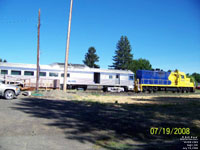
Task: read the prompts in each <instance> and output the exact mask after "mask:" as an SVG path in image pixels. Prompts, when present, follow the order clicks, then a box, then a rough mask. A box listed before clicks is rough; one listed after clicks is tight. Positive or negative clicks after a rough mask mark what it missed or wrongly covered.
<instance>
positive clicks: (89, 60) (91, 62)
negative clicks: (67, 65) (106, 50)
mask: <svg viewBox="0 0 200 150" xmlns="http://www.w3.org/2000/svg"><path fill="white" fill-rule="evenodd" d="M95 62H99V56H97V54H96V49H95V48H94V47H90V48H89V49H88V52H87V53H86V54H85V60H83V63H84V64H85V65H87V66H88V67H91V68H99V65H97V64H95Z"/></svg>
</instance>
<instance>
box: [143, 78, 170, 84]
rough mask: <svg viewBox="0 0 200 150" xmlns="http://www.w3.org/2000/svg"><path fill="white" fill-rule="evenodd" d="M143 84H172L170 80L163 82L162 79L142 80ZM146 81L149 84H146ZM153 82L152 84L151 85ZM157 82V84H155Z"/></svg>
mask: <svg viewBox="0 0 200 150" xmlns="http://www.w3.org/2000/svg"><path fill="white" fill-rule="evenodd" d="M141 81H142V82H141V84H162V85H165V84H164V83H165V82H166V83H167V85H169V84H170V80H162V79H142V80H141ZM145 81H147V83H145ZM151 81H152V83H151ZM155 81H157V83H156V82H155Z"/></svg>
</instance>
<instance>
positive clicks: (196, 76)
mask: <svg viewBox="0 0 200 150" xmlns="http://www.w3.org/2000/svg"><path fill="white" fill-rule="evenodd" d="M187 76H188V77H190V78H191V79H192V80H193V81H194V82H195V83H196V86H198V83H200V74H199V73H196V72H195V73H193V74H189V73H188V74H187Z"/></svg>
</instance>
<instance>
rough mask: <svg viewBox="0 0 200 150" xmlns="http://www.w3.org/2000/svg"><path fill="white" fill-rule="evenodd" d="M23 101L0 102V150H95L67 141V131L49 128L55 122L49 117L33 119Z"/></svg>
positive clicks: (89, 145) (84, 143)
mask: <svg viewBox="0 0 200 150" xmlns="http://www.w3.org/2000/svg"><path fill="white" fill-rule="evenodd" d="M22 101H23V100H22V99H14V100H11V101H8V100H3V99H0V150H93V149H95V150H96V147H95V145H93V144H91V143H89V142H80V141H78V140H74V139H69V138H66V129H65V130H64V129H62V128H59V127H56V126H50V125H49V124H51V123H53V122H54V123H55V120H53V119H49V118H48V117H43V118H42V117H35V116H34V115H33V114H31V113H29V112H28V111H29V110H26V108H24V107H23V105H21V104H23V103H22ZM30 101H33V99H30ZM19 104H20V105H19ZM33 107H34V106H33ZM35 111H36V112H37V108H35ZM40 111H41V110H40ZM68 130H70V129H68ZM98 150H99V148H98Z"/></svg>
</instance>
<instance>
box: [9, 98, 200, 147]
mask: <svg viewBox="0 0 200 150" xmlns="http://www.w3.org/2000/svg"><path fill="white" fill-rule="evenodd" d="M166 99H169V98H165V97H164V98H163V97H160V98H159V97H157V98H155V100H156V101H160V102H161V104H101V103H97V102H86V101H85V102H83V101H75V100H71V101H64V100H50V99H38V98H27V99H22V100H21V101H20V102H19V103H18V104H17V106H16V107H13V109H17V110H19V111H22V112H24V113H28V114H30V115H31V116H32V117H38V118H45V119H51V120H52V122H53V123H51V124H48V126H56V127H58V128H60V129H62V130H63V132H64V133H65V135H66V138H67V139H73V140H77V141H79V142H83V143H84V142H90V143H93V144H95V145H97V146H100V147H104V148H106V149H109V150H114V149H116V150H118V149H120V150H121V149H123V150H125V149H126V150H128V149H137V150H141V149H145V150H147V149H155V147H156V149H171V150H173V149H179V148H180V149H181V148H182V147H183V145H182V143H181V142H180V140H179V139H180V137H181V136H182V135H166V134H160V135H151V134H150V127H162V128H175V127H178V128H190V131H191V134H190V135H196V136H198V135H200V128H198V127H197V126H196V125H195V123H194V122H195V120H197V121H198V120H200V113H199V112H200V99H195V98H192V99H190V98H184V100H186V101H184V103H177V104H165V103H164V104H162V102H163V101H165V100H166ZM170 99H174V100H175V101H181V98H173V97H170ZM107 141H112V142H113V143H115V144H116V143H120V142H121V141H131V142H129V144H128V145H126V146H124V147H123V146H122V147H121V148H120V146H116V147H115V146H114V147H113V145H112V144H110V143H108V142H107ZM166 141H169V142H166Z"/></svg>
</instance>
